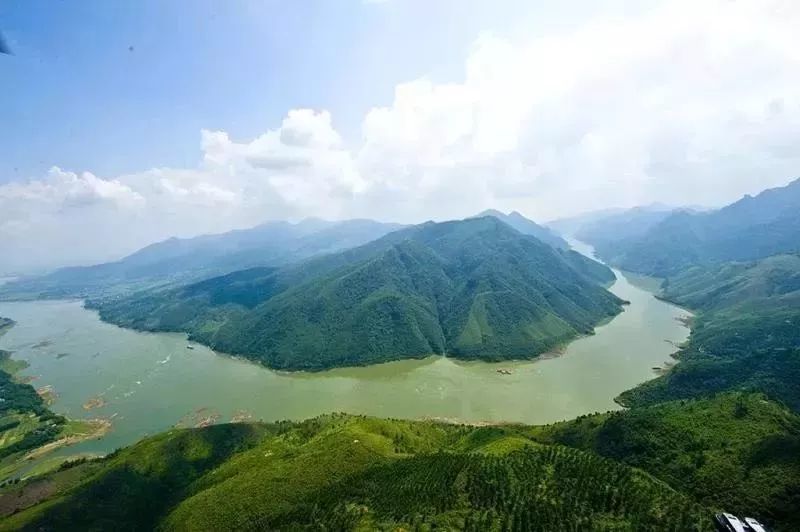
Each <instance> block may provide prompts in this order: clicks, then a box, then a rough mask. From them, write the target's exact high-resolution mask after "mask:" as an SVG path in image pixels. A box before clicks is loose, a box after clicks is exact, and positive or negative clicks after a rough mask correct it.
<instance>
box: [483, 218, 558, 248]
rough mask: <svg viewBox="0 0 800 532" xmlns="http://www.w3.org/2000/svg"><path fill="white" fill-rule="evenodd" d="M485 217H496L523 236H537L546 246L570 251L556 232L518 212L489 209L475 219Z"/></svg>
mask: <svg viewBox="0 0 800 532" xmlns="http://www.w3.org/2000/svg"><path fill="white" fill-rule="evenodd" d="M483 216H494V217H495V218H497V219H499V220H502V221H503V222H505V223H507V224H508V225H510V226H511V227H513V228H514V229H516V230H517V231H519V232H520V233H522V234H523V235H531V236H535V237H536V238H538V239H539V240H541V241H542V242H544V243H545V244H549V245H551V246H553V247H556V248H561V249H569V244H567V242H566V240H564V239H563V238H561V237H560V236H558V235H557V234H556V233H555V232H554V231H552V230H551V229H549V228H547V227H544V226H542V225H539V224H537V223H536V222H534V221H533V220H529V219H528V218H525V217H524V216H522V215H521V214H520V213H518V212H517V211H513V212H511V213H509V214H503V213H502V212H500V211H497V210H494V209H489V210H486V211H483V212H482V213H480V214H478V215H477V216H475V218H480V217H483Z"/></svg>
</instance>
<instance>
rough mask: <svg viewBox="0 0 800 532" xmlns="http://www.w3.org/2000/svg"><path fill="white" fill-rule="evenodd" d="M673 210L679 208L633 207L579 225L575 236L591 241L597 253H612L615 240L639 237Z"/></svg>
mask: <svg viewBox="0 0 800 532" xmlns="http://www.w3.org/2000/svg"><path fill="white" fill-rule="evenodd" d="M675 212H679V209H671V208H667V207H662V206H654V207H634V208H632V209H628V210H625V211H623V212H620V213H616V214H612V215H610V216H606V217H604V218H602V219H600V220H597V221H596V222H595V223H591V224H585V225H583V226H581V227H580V228H579V229H578V230H577V231H576V232H575V238H577V239H578V240H581V241H582V242H589V243H591V244H592V246H594V248H595V251H596V252H597V253H600V254H601V255H608V254H610V253H613V251H611V250H613V246H614V245H615V244H616V243H617V242H619V241H627V240H630V239H634V238H639V237H640V236H642V235H644V234H645V233H647V231H649V230H650V229H651V228H652V227H653V226H655V225H657V224H659V223H661V222H662V221H663V220H665V219H666V218H668V217H669V216H671V215H672V214H673V213H675Z"/></svg>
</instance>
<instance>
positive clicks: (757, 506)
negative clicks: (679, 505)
mask: <svg viewBox="0 0 800 532" xmlns="http://www.w3.org/2000/svg"><path fill="white" fill-rule="evenodd" d="M531 433H532V434H533V436H534V437H535V438H536V439H537V440H538V441H540V442H543V443H560V444H563V445H569V446H571V447H576V448H579V449H584V450H591V451H594V452H596V453H598V454H600V455H603V456H606V457H608V458H612V459H614V460H617V461H619V462H622V463H624V464H627V465H630V466H633V467H637V468H640V469H643V470H645V471H647V472H648V473H650V474H651V475H653V476H655V477H657V478H660V479H661V480H664V481H665V482H667V483H668V484H669V485H670V486H672V487H674V488H676V489H678V490H679V491H683V492H685V493H687V494H689V495H691V496H692V497H694V498H695V499H696V500H698V501H699V502H701V503H702V504H705V505H708V506H712V507H719V508H724V509H726V511H730V512H733V513H735V514H737V515H755V516H758V517H759V518H760V519H762V520H764V521H766V522H768V523H770V524H773V525H775V526H776V527H779V528H780V527H783V528H784V529H787V530H797V529H798V528H800V513H799V512H798V509H800V416H798V415H797V414H796V413H793V412H792V411H790V410H788V409H787V408H785V407H783V406H781V405H779V404H778V403H775V402H772V401H768V400H766V398H765V397H764V396H763V395H759V394H744V393H728V394H720V395H717V396H715V397H713V398H712V399H700V400H689V401H673V402H668V403H662V404H658V405H654V406H648V407H638V408H633V409H631V410H625V411H619V412H613V413H608V414H599V415H594V416H583V417H580V418H578V419H576V420H572V421H567V422H564V423H557V424H555V425H551V426H548V427H535V428H533V429H532V431H531Z"/></svg>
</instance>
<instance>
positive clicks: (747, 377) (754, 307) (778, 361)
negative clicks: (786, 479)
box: [622, 254, 800, 411]
mask: <svg viewBox="0 0 800 532" xmlns="http://www.w3.org/2000/svg"><path fill="white" fill-rule="evenodd" d="M661 297H663V298H664V299H667V300H669V301H673V302H675V303H677V304H679V305H683V306H686V307H688V308H690V309H693V310H696V311H697V312H698V315H697V317H696V318H695V319H694V320H693V324H692V333H691V336H690V338H689V342H688V343H687V345H686V346H684V347H683V349H681V351H680V352H679V353H678V355H677V356H678V359H679V360H680V364H678V365H676V366H675V367H674V368H673V369H672V370H671V371H670V372H669V373H667V374H666V375H664V376H662V377H659V378H658V379H655V380H652V381H649V382H647V383H645V384H643V385H642V386H640V387H638V388H635V389H633V390H631V391H629V392H626V393H625V394H623V395H622V400H623V402H624V403H625V404H628V405H641V404H653V403H657V402H660V401H665V400H671V399H683V398H691V397H708V396H711V395H713V394H714V393H717V392H720V391H726V390H750V391H759V392H762V393H765V394H767V395H768V396H770V397H772V398H774V399H777V400H780V401H783V402H784V403H785V404H787V405H789V406H791V407H792V408H794V409H795V410H798V411H800V256H799V255H797V254H792V255H776V256H773V257H768V258H766V259H762V260H760V261H755V262H749V263H725V264H721V265H715V266H703V267H701V266H696V267H693V268H690V269H688V270H687V271H685V272H683V273H681V274H679V275H676V276H674V277H670V278H668V279H667V280H666V281H665V282H664V289H663V292H662V295H661Z"/></svg>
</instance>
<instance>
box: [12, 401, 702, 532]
mask: <svg viewBox="0 0 800 532" xmlns="http://www.w3.org/2000/svg"><path fill="white" fill-rule="evenodd" d="M47 481H48V482H49V483H50V484H49V485H50V486H55V488H54V492H53V493H52V494H51V497H52V498H51V499H50V500H48V501H46V502H44V503H42V504H39V505H38V506H33V507H32V508H30V509H28V510H26V511H22V512H21V513H18V514H16V515H14V516H13V517H9V518H7V519H6V520H5V521H3V522H2V524H1V525H0V528H2V529H7V530H8V529H26V530H41V529H45V530H63V529H80V530H108V529H115V530H132V529H137V530H143V529H154V528H160V529H164V530H264V529H268V530H299V529H305V528H309V529H314V530H321V529H323V530H376V529H377V530H397V529H407V530H432V529H450V530H452V529H466V530H498V531H500V530H563V529H582V530H708V529H709V528H710V520H709V515H710V513H709V512H710V510H707V509H705V508H703V507H702V506H700V505H697V504H695V503H693V502H692V501H691V499H690V498H688V497H686V496H684V495H682V494H680V493H678V492H676V491H674V490H673V489H671V488H670V487H669V486H667V485H666V484H665V483H663V482H661V481H659V480H656V479H655V478H653V477H651V476H650V475H648V474H646V473H644V472H641V471H639V470H636V469H632V468H630V467H628V466H625V465H622V464H619V463H616V462H614V461H611V460H608V459H606V458H601V457H599V456H597V455H595V454H593V453H587V452H583V451H580V450H577V449H570V448H567V447H563V446H560V445H540V444H536V443H534V442H533V441H531V440H530V439H529V438H528V437H526V436H523V435H522V434H521V433H520V430H519V429H515V428H513V427H511V428H502V427H498V428H472V427H463V426H457V425H444V424H437V423H432V422H409V421H394V420H379V419H373V418H364V417H354V416H346V415H331V416H324V417H321V418H316V419H312V420H309V421H305V422H302V423H290V422H285V423H277V424H270V425H264V424H234V425H218V426H213V427H208V428H204V429H190V430H174V431H170V432H168V433H165V434H161V435H159V436H155V437H153V438H149V439H146V440H144V441H142V442H140V443H138V444H136V445H134V446H132V447H130V448H127V449H124V450H122V451H120V452H118V453H115V454H114V455H112V456H109V457H108V458H106V459H104V460H102V461H100V462H88V463H82V464H78V465H76V466H74V467H73V468H69V469H65V470H62V471H60V472H58V473H54V474H51V475H50V477H48V479H47ZM35 482H42V480H41V479H40V480H39V481H29V482H28V483H23V484H21V485H18V486H14V487H13V488H10V489H7V490H6V491H5V492H3V493H2V494H0V507H3V506H4V504H7V503H8V498H17V499H20V498H24V497H26V496H28V495H30V492H31V491H33V490H34V489H35V488H36V484H35ZM26 490H27V491H26ZM32 502H33V501H32Z"/></svg>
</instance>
